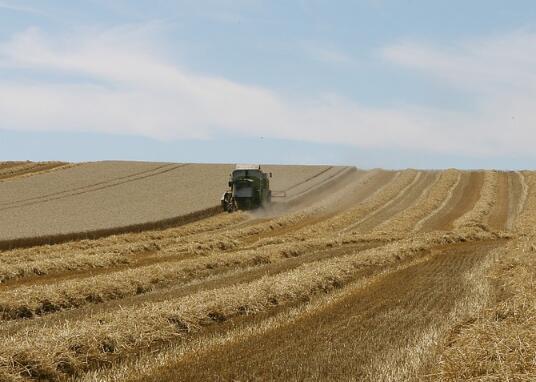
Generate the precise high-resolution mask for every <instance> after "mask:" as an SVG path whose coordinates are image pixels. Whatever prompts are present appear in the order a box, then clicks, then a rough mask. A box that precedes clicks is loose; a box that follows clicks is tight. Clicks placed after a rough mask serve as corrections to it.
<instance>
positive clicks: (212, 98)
mask: <svg viewBox="0 0 536 382" xmlns="http://www.w3.org/2000/svg"><path fill="white" fill-rule="evenodd" d="M151 28H153V26H151V25H142V26H126V27H121V28H115V29H112V30H106V31H96V30H91V31H85V32H80V33H77V34H75V35H73V36H71V37H70V38H69V39H64V40H58V39H53V38H50V37H49V36H46V35H44V34H43V33H42V32H40V31H39V30H37V29H29V30H27V31H25V32H24V33H21V34H19V35H16V36H13V37H12V38H11V39H10V40H9V41H6V42H5V43H3V44H1V45H0V67H3V68H4V69H7V70H9V69H13V68H16V69H18V70H21V69H22V70H23V69H28V70H31V71H32V72H33V73H35V72H36V71H37V72H39V73H41V74H47V73H55V74H60V75H69V76H70V79H69V81H58V80H55V81H52V82H51V81H49V80H46V78H47V77H46V75H39V76H33V77H31V78H32V79H31V80H25V81H15V80H11V81H8V80H0V115H1V118H0V129H11V130H40V131H91V132H109V133H121V134H135V135H142V136H147V137H152V138H157V139H181V138H200V139H203V138H210V137H214V136H216V135H218V134H221V133H224V134H231V135H233V134H234V135H236V136H251V137H258V136H264V137H272V138H282V139H296V140H305V141H313V142H325V143H343V144H351V145H354V146H356V147H367V148H377V147H381V148H402V149H425V150H430V151H439V152H450V153H453V152H455V153H472V154H479V155H490V154H492V153H494V152H499V151H500V152H503V153H512V152H516V153H519V152H521V151H522V152H525V153H527V154H532V152H533V150H532V148H531V147H530V146H531V145H530V141H531V140H532V138H534V137H535V134H534V133H533V132H532V131H531V126H532V125H533V123H534V122H536V117H533V116H532V115H531V113H530V112H529V111H530V108H531V101H532V98H530V97H528V96H527V94H528V93H530V92H533V91H534V90H536V88H534V87H533V85H531V80H530V78H531V77H532V76H533V75H534V73H533V71H532V70H531V68H530V66H529V62H531V58H532V57H534V55H532V54H533V52H532V48H531V47H529V46H526V45H529V43H530V42H531V41H532V40H531V38H530V36H526V35H524V34H519V36H518V37H516V38H515V40H516V41H518V40H519V39H520V38H521V37H522V38H521V40H522V41H521V42H520V44H521V45H522V47H524V48H526V49H527V50H526V51H525V54H518V55H517V56H515V57H514V59H513V60H514V62H513V63H512V62H510V60H509V59H508V57H504V56H503V53H502V50H501V45H504V44H505V43H504V42H503V41H502V40H501V41H498V42H494V41H493V40H492V41H487V42H485V43H478V44H476V47H482V46H484V47H485V48H481V49H482V51H481V52H478V51H475V49H473V48H474V47H473V46H471V45H470V44H469V45H467V46H465V45H464V46H462V47H458V48H455V49H452V50H451V51H447V52H444V51H440V50H437V49H435V48H430V47H426V46H422V45H416V44H399V45H396V46H392V47H389V48H387V49H386V50H385V51H384V55H385V57H387V58H388V59H389V60H391V61H393V62H395V63H397V64H401V65H405V66H408V67H411V68H415V69H416V70H419V71H423V72H426V73H430V74H431V75H434V76H437V77H438V78H440V79H441V80H442V81H446V82H447V83H448V84H451V85H453V86H458V87H460V88H461V89H462V90H463V91H466V90H467V91H468V90H470V91H475V89H474V88H477V89H480V90H478V91H479V92H480V93H479V94H480V96H481V97H482V102H480V103H479V106H478V110H473V111H472V112H456V111H445V110H434V109H429V108H422V107H419V106H418V105H416V106H411V107H410V106H408V107H398V108H389V109H388V108H376V109H374V108H369V107H364V106H362V105H360V104H359V103H357V102H355V101H352V100H348V99H344V98H341V97H338V96H336V95H318V96H316V97H310V98H308V99H295V98H294V99H289V98H287V97H285V96H284V95H282V94H278V93H276V92H274V91H271V90H269V89H265V88H261V87H257V86H251V85H245V84H240V83H237V82H233V81H229V80H227V79H225V78H221V77H216V76H209V75H203V74H199V73H195V72H192V71H190V70H187V69H185V68H182V67H181V66H180V65H177V64H176V63H173V62H170V61H168V60H167V59H166V58H165V57H164V55H162V54H161V53H160V52H159V47H158V44H155V43H154V41H155V40H154V39H152V38H151V37H150V36H151V33H147V30H148V29H149V30H150V29H151ZM523 38H524V39H525V40H523ZM155 45H156V47H155ZM505 48H507V49H510V50H512V49H511V44H506V46H505ZM520 48H521V46H520ZM160 50H161V49H160ZM514 51H515V52H517V49H514ZM511 53H512V52H511ZM490 55H491V56H493V57H496V58H497V60H496V61H497V64H496V67H493V68H490V67H489V66H488V67H486V68H485V69H486V70H484V68H483V70H478V68H479V66H480V65H483V64H484V63H485V61H486V60H488V59H489V57H490ZM531 55H532V56H531ZM514 64H515V65H518V66H516V67H515V68H516V69H517V70H518V71H519V74H517V75H515V76H514V75H512V76H508V75H507V73H508V68H512V65H514ZM523 74H524V75H526V76H528V77H527V82H524V81H523V80H522V78H521V77H522V76H523ZM72 77H75V78H79V80H76V81H74V80H73V79H72ZM4 78H5V76H4ZM511 81H513V82H515V85H511V84H510V82H511ZM490 83H494V85H493V87H492V88H493V91H491V90H490V89H489V88H490V85H489V84H490ZM505 83H506V85H505ZM503 86H506V87H507V89H506V90H507V92H508V93H509V97H503V96H502V93H501V92H502V89H503ZM514 113H515V114H514ZM512 115H515V119H514V120H512V119H511V117H512ZM508 129H509V130H508Z"/></svg>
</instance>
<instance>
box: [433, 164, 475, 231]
mask: <svg viewBox="0 0 536 382" xmlns="http://www.w3.org/2000/svg"><path fill="white" fill-rule="evenodd" d="M483 184H484V173H483V172H482V171H470V172H465V173H464V174H463V176H462V179H461V181H460V183H459V184H458V186H457V187H456V189H455V190H454V192H453V194H452V197H451V200H450V203H448V204H446V205H445V206H444V208H443V209H442V210H440V211H437V212H436V213H435V215H434V216H432V217H431V218H430V219H429V220H428V221H427V223H426V224H425V225H424V226H423V228H422V231H423V232H431V231H436V230H444V231H447V230H451V229H452V228H453V227H452V223H453V222H454V221H455V220H456V219H458V218H459V217H461V216H463V215H464V214H465V213H467V212H468V211H470V210H472V209H473V207H474V206H475V205H476V203H477V202H478V199H479V198H480V192H481V190H482V186H483Z"/></svg>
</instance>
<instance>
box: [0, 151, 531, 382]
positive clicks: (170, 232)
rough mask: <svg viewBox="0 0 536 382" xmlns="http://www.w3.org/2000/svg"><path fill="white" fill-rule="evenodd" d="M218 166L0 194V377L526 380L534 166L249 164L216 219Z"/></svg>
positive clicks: (70, 175)
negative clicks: (254, 181) (243, 199)
mask: <svg viewBox="0 0 536 382" xmlns="http://www.w3.org/2000/svg"><path fill="white" fill-rule="evenodd" d="M4 165H5V168H6V169H9V168H10V167H9V166H14V165H13V164H9V165H8V164H0V171H2V169H3V167H2V166H4ZM230 169H231V166H229V165H192V164H171V163H129V162H101V163H87V164H80V165H76V166H63V167H61V168H57V169H56V170H53V171H44V172H39V173H36V174H34V175H32V176H27V175H25V176H22V177H15V178H13V179H11V180H9V181H5V182H0V213H2V214H3V216H5V220H2V230H1V231H0V232H1V239H2V240H3V241H2V242H3V243H4V248H5V250H3V251H2V252H0V381H31V380H48V381H65V380H73V381H74V380H76V381H199V380H229V381H230V380H285V381H286V380H334V381H335V380H364V381H400V380H409V381H411V380H414V381H422V380H434V381H435V380H439V381H443V380H449V381H450V380H490V381H491V380H534V379H535V378H536V365H535V364H534V357H533V355H534V353H535V352H536V337H534V335H533V330H532V329H533V324H534V322H533V321H534V312H533V309H532V307H533V306H535V305H536V304H535V303H534V302H535V298H536V293H535V291H534V285H533V284H534V283H533V279H534V272H533V269H534V264H533V263H534V261H533V258H534V255H533V253H535V248H536V231H535V229H534V227H536V218H535V216H536V175H534V174H533V173H532V172H496V171H474V172H466V171H458V170H446V171H437V170H436V171H417V170H402V171H385V170H371V171H362V170H356V169H352V168H348V167H330V166H265V169H266V170H267V171H271V172H272V173H273V178H272V180H273V182H272V189H273V190H274V191H278V192H277V194H278V197H277V198H274V199H276V203H275V204H274V205H273V206H272V208H270V209H267V210H259V211H253V212H237V213H233V214H227V213H218V210H217V209H215V208H213V207H215V206H217V205H218V203H219V197H220V195H221V192H222V191H223V190H224V188H225V185H226V181H227V176H228V173H229V171H230ZM203 211H205V213H203ZM207 211H208V212H207ZM47 214H48V215H47ZM82 217H83V218H82ZM97 233H98V234H97ZM110 233H114V234H113V235H110ZM92 234H93V235H94V236H95V237H94V238H92ZM83 235H86V236H88V238H86V239H84V240H71V241H69V239H77V238H82V237H84V236H83ZM101 236H102V237H101ZM32 240H33V241H32ZM46 240H49V241H50V243H49V244H47V245H36V246H30V247H28V246H29V245H30V244H36V243H40V244H44V243H45V242H46ZM40 241H41V242H40ZM8 248H9V249H8ZM482 344H484V345H482Z"/></svg>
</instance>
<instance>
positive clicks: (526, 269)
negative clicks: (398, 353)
mask: <svg viewBox="0 0 536 382" xmlns="http://www.w3.org/2000/svg"><path fill="white" fill-rule="evenodd" d="M533 211H534V210H533ZM535 243H536V236H533V237H530V238H525V239H523V240H522V241H520V242H512V243H511V245H510V246H508V247H506V248H504V249H503V251H502V254H501V256H500V261H499V262H498V263H497V264H496V265H495V266H494V268H493V270H492V271H491V272H490V274H488V275H487V277H488V278H489V279H491V280H492V282H493V283H494V284H495V289H496V290H497V291H498V296H497V301H496V302H495V303H493V304H492V305H491V306H488V307H487V308H486V309H484V310H483V311H482V312H479V313H477V314H475V315H474V316H473V318H472V319H471V320H470V321H469V322H467V323H466V324H465V325H462V326H461V327H460V328H458V330H457V333H456V334H455V335H454V336H453V338H451V340H450V342H449V343H448V344H447V347H446V348H445V350H444V352H443V353H442V354H441V356H440V359H439V363H438V366H437V367H436V370H433V371H432V373H431V374H432V375H433V378H431V379H433V380H439V381H469V380H471V381H472V380H482V381H484V380H485V381H533V380H534V379H535V377H536V361H535V358H534V354H536V330H534V328H535V327H536V304H535V303H534V302H535V301H536V283H534V280H535V279H536V245H535Z"/></svg>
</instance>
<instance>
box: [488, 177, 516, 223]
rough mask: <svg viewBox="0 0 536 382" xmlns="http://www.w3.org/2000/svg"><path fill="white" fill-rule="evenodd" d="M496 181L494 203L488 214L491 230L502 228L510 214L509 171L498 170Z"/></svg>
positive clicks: (510, 182) (510, 181)
mask: <svg viewBox="0 0 536 382" xmlns="http://www.w3.org/2000/svg"><path fill="white" fill-rule="evenodd" d="M498 178H499V179H498V181H497V196H496V198H495V204H494V205H493V208H492V209H491V212H490V214H489V216H488V225H489V227H490V228H491V229H493V230H498V231H499V230H504V229H506V225H507V222H508V217H509V216H510V199H511V197H510V195H511V190H510V187H511V184H512V180H511V173H508V172H500V173H499V174H498Z"/></svg>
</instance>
